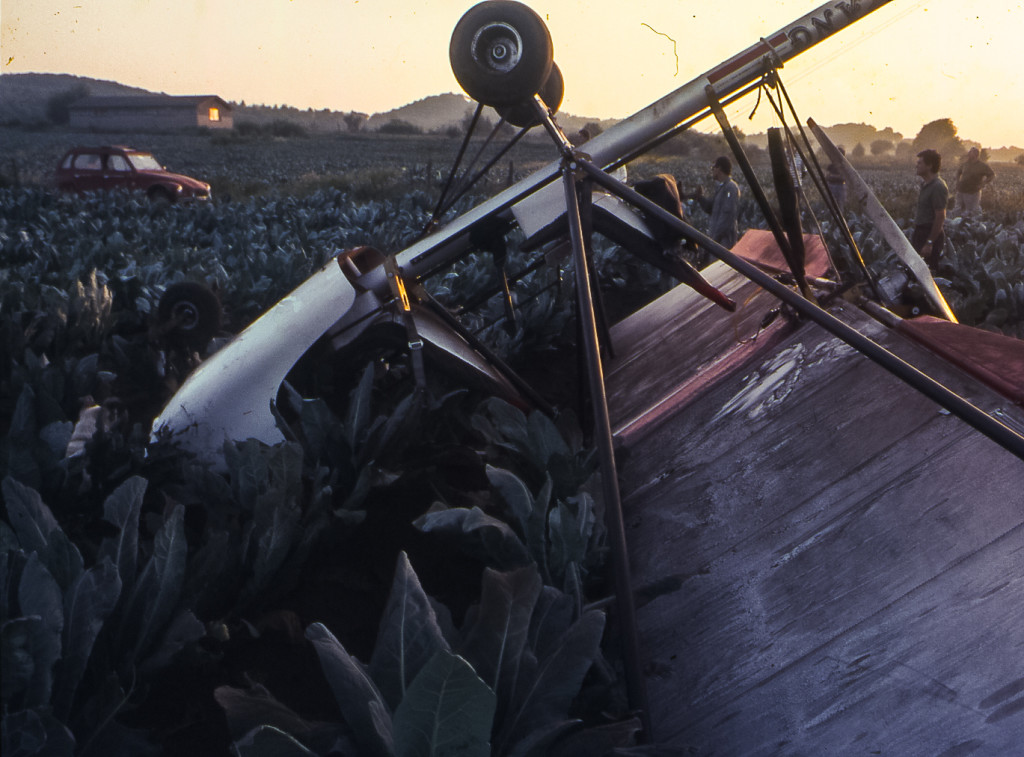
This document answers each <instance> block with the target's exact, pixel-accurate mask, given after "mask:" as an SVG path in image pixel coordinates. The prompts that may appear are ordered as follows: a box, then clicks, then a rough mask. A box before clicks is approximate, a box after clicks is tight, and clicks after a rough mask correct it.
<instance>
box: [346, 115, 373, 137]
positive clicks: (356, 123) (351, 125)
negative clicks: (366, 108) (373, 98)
mask: <svg viewBox="0 0 1024 757" xmlns="http://www.w3.org/2000/svg"><path fill="white" fill-rule="evenodd" d="M369 118H370V117H369V116H368V115H366V114H365V113H359V112H358V111H355V110H353V111H351V112H349V113H346V114H345V115H344V116H343V117H342V120H343V121H344V122H345V128H347V129H348V130H349V131H352V132H356V131H359V130H360V129H362V128H363V125H364V124H365V123H366V122H367V121H368V120H369Z"/></svg>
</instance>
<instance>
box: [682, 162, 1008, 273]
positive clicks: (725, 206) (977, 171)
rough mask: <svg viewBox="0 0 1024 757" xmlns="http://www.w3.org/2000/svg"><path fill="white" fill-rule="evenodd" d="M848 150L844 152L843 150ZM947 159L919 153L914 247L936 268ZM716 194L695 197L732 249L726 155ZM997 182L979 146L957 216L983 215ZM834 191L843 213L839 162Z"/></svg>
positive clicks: (962, 183) (734, 201)
mask: <svg viewBox="0 0 1024 757" xmlns="http://www.w3.org/2000/svg"><path fill="white" fill-rule="evenodd" d="M839 149H840V152H844V153H845V151H844V150H843V148H839ZM941 168H942V156H941V155H940V154H939V153H938V152H937V151H936V150H932V149H927V150H922V151H921V152H919V153H918V154H917V166H916V173H917V176H918V177H920V179H921V191H920V194H919V195H918V200H917V207H916V211H915V215H914V230H913V232H912V234H911V238H910V243H911V245H913V247H914V249H915V250H917V251H918V252H919V253H921V257H923V258H924V259H925V260H926V261H927V262H928V264H929V266H933V267H934V264H935V262H936V261H937V260H938V257H939V253H940V252H941V251H942V248H943V245H944V244H945V223H946V209H947V207H948V205H949V187H948V186H947V185H946V182H945V181H944V180H943V179H942V178H941V177H940V176H939V171H940V170H941ZM711 178H712V180H713V181H714V183H715V189H714V192H713V193H711V194H709V195H708V194H705V193H704V191H703V188H698V190H697V192H696V193H695V194H693V195H691V198H692V199H694V200H695V201H696V202H697V203H698V204H699V205H700V206H701V207H702V208H703V209H704V210H705V211H706V212H707V213H708V214H709V220H708V236H709V237H711V238H712V239H713V240H715V241H716V242H718V243H719V244H721V245H722V246H724V247H732V246H733V245H734V244H736V241H737V238H738V236H739V227H738V219H739V198H740V188H739V186H738V185H737V184H736V182H735V181H733V179H732V161H730V160H729V158H727V157H725V156H721V157H719V158H716V159H715V161H714V162H713V163H712V165H711ZM994 178H995V173H994V172H993V171H992V168H991V167H989V165H988V163H985V162H984V161H982V160H981V153H980V151H979V150H978V148H977V147H972V148H971V149H970V150H969V151H968V152H967V157H966V159H965V160H964V162H963V163H962V164H961V165H960V167H959V170H958V171H957V174H956V183H955V192H956V201H955V204H954V206H953V213H954V214H955V215H957V216H971V215H977V214H978V213H980V212H981V194H982V191H983V190H984V189H985V187H987V186H988V185H989V184H990V183H992V181H993V180H994ZM825 182H826V185H827V186H828V189H829V191H830V192H831V193H832V196H833V197H834V198H835V200H836V204H837V205H838V207H839V208H840V209H842V208H843V207H844V206H845V204H846V181H845V179H844V176H843V172H842V170H841V167H840V166H839V165H838V163H836V162H833V163H830V164H829V166H828V168H827V169H826V173H825Z"/></svg>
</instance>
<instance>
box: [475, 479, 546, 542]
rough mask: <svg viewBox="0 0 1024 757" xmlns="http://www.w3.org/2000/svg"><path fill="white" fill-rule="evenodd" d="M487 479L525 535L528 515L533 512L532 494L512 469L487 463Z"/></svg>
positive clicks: (528, 519)
mask: <svg viewBox="0 0 1024 757" xmlns="http://www.w3.org/2000/svg"><path fill="white" fill-rule="evenodd" d="M485 473H486V474H487V480H488V481H490V483H491V486H492V487H494V490H495V491H497V492H498V494H500V495H501V498H502V500H503V501H504V502H505V505H506V506H507V507H508V510H509V513H510V514H511V515H512V517H513V518H515V523H517V524H518V525H519V532H520V533H521V534H523V536H524V537H525V536H526V535H527V530H528V524H529V521H530V516H531V515H532V514H533V507H534V505H533V495H532V494H531V493H530V489H529V487H528V486H527V485H526V484H525V483H524V482H523V480H522V479H521V478H519V476H517V475H516V474H515V473H513V472H512V471H508V470H505V469H503V468H497V467H495V466H493V465H488V466H487V467H486V468H485Z"/></svg>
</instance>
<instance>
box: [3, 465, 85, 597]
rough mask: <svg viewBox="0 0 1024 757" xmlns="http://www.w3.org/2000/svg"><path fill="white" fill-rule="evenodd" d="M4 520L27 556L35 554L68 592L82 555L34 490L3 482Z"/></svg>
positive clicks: (76, 574)
mask: <svg viewBox="0 0 1024 757" xmlns="http://www.w3.org/2000/svg"><path fill="white" fill-rule="evenodd" d="M3 494H4V500H5V502H6V503H7V516H8V518H9V519H10V523H11V526H13V527H14V531H15V533H16V534H17V535H18V542H19V544H20V545H21V548H22V549H23V550H24V551H25V553H26V554H30V553H32V552H35V553H37V554H38V555H39V559H40V560H41V561H42V563H43V564H44V565H45V566H46V569H47V570H48V571H49V572H50V575H52V576H53V578H54V579H55V580H56V581H57V585H58V586H60V588H61V590H62V591H64V590H67V588H68V586H70V585H71V583H72V581H74V580H75V579H76V578H77V577H78V576H79V575H80V574H81V572H82V566H83V563H82V555H81V553H80V552H79V551H78V548H77V547H76V546H75V545H74V544H72V543H71V541H70V540H69V539H68V537H67V536H66V535H65V533H64V531H63V530H62V529H61V527H60V525H59V524H58V523H57V519H56V518H54V517H53V513H52V512H50V508H48V507H47V506H46V505H45V504H44V503H43V500H42V497H40V496H39V493H38V492H37V491H35V490H34V489H31V488H29V487H28V486H25V485H24V484H22V483H21V482H19V481H16V480H14V479H13V478H11V477H7V478H5V479H4V481H3Z"/></svg>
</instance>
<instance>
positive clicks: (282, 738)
mask: <svg viewBox="0 0 1024 757" xmlns="http://www.w3.org/2000/svg"><path fill="white" fill-rule="evenodd" d="M235 751H236V752H237V753H238V754H239V755H240V756H241V757H316V754H315V753H314V752H311V751H309V750H308V749H306V747H304V746H303V745H302V743H301V742H299V741H298V740H297V739H295V738H294V737H292V736H289V735H288V734H287V733H285V732H284V731H280V730H278V729H277V728H274V727H273V726H270V725H261V726H258V727H257V728H254V729H252V731H250V732H249V733H247V734H245V736H243V737H242V738H240V739H239V740H238V741H236V742H235Z"/></svg>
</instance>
